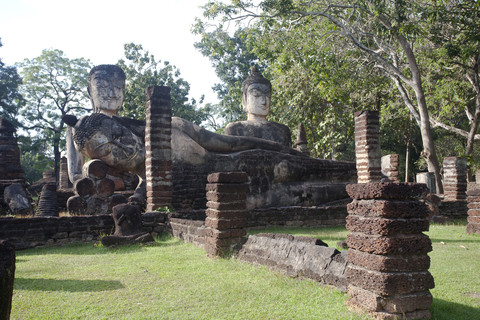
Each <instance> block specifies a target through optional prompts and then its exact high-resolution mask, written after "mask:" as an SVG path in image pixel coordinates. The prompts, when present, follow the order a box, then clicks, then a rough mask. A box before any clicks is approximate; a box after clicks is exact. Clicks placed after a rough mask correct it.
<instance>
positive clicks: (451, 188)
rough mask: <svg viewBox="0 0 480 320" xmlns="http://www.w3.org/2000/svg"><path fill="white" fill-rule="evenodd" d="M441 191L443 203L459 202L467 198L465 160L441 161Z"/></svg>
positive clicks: (446, 159) (455, 158) (448, 158)
mask: <svg viewBox="0 0 480 320" xmlns="http://www.w3.org/2000/svg"><path fill="white" fill-rule="evenodd" d="M443 180H444V181H443V191H444V199H445V201H459V200H465V199H466V198H467V195H466V192H467V160H466V159H465V158H459V157H446V158H445V159H444V160H443Z"/></svg>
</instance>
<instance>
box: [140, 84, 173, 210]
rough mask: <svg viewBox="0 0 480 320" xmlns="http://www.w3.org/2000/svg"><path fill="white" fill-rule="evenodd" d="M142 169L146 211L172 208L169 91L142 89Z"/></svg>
mask: <svg viewBox="0 0 480 320" xmlns="http://www.w3.org/2000/svg"><path fill="white" fill-rule="evenodd" d="M146 95H147V103H146V106H145V115H146V117H145V118H146V119H145V169H146V188H147V211H154V210H155V209H158V208H160V207H163V206H171V205H172V190H173V186H172V147H171V136H172V108H171V107H170V88H169V87H164V86H152V87H148V88H147V89H146Z"/></svg>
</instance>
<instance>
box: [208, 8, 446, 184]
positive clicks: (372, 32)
mask: <svg viewBox="0 0 480 320" xmlns="http://www.w3.org/2000/svg"><path fill="white" fill-rule="evenodd" d="M256 3H258V5H257V4H256ZM425 5H426V3H425V2H422V3H420V2H409V5H407V3H406V2H405V1H402V0H398V1H355V2H351V1H341V0H338V1H323V0H318V1H294V0H282V1H271V0H265V1H260V2H258V1H256V2H255V3H254V1H248V0H247V1H242V0H240V1H239V0H235V1H232V2H231V3H230V4H224V3H222V2H219V1H212V2H209V3H208V4H207V6H206V8H205V12H208V14H210V16H211V17H213V18H215V17H219V16H221V17H223V21H246V20H248V19H250V21H248V23H250V24H255V23H256V24H257V25H261V26H262V27H264V28H265V29H268V27H269V26H271V25H278V26H280V27H281V28H280V29H275V30H273V32H277V33H282V32H284V31H285V30H292V29H295V28H298V27H300V28H301V27H302V25H303V24H304V23H305V22H306V21H311V20H313V21H316V22H317V23H318V29H317V30H316V32H312V37H315V38H317V39H328V37H329V35H332V34H335V35H338V36H339V37H337V38H336V39H342V40H343V41H342V42H341V43H337V44H338V45H343V46H349V47H350V48H351V49H355V50H356V51H357V52H359V53H361V55H360V56H359V57H360V58H361V59H363V60H364V61H365V62H364V63H365V64H367V65H368V66H369V68H372V69H377V70H379V71H381V72H382V73H383V74H384V75H385V76H387V77H389V78H390V79H391V80H392V81H393V83H394V84H395V85H396V87H397V90H398V92H399V94H400V96H401V97H402V99H403V101H404V103H405V105H406V106H407V107H408V109H409V110H410V112H411V113H412V115H413V117H414V119H415V121H416V122H417V124H418V126H419V127H420V131H421V135H422V142H423V156H424V157H425V160H426V162H427V164H428V170H429V171H430V172H433V173H434V174H435V178H436V184H437V190H438V191H439V193H442V192H443V186H442V182H441V176H440V165H439V162H438V158H437V153H436V150H435V145H434V142H433V137H432V130H431V126H430V117H429V112H428V107H427V102H426V98H425V91H424V88H423V80H422V74H421V71H420V66H419V64H418V59H417V56H416V52H415V46H417V45H418V42H416V39H417V37H418V36H419V35H420V33H421V30H424V29H425V27H426V25H425V24H426V19H425V16H424V13H425V11H424V6H425ZM276 22H278V23H276ZM324 25H328V28H326V29H324V28H322V26H324ZM422 28H423V29H422ZM270 34H271V33H270ZM319 37H320V38H319Z"/></svg>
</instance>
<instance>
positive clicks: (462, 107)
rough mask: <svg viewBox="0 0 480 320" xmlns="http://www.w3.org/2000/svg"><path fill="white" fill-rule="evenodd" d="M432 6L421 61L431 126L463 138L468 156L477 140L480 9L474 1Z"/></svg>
mask: <svg viewBox="0 0 480 320" xmlns="http://www.w3.org/2000/svg"><path fill="white" fill-rule="evenodd" d="M434 4H435V5H434V6H433V7H432V8H431V10H430V11H429V16H430V22H431V23H430V24H429V25H430V29H429V30H428V40H429V42H428V43H427V44H428V46H426V48H425V57H424V60H425V64H426V65H427V66H428V69H429V70H428V71H426V73H427V74H428V78H427V79H426V80H427V81H426V87H427V88H426V89H427V90H428V93H429V94H428V96H427V97H428V98H429V99H428V100H429V104H430V105H431V106H434V107H435V108H434V109H433V110H434V111H433V112H432V114H434V115H435V116H434V117H432V118H431V122H432V124H433V125H434V126H438V127H441V128H443V129H446V130H448V131H450V132H453V133H455V134H457V135H460V136H462V137H464V138H465V139H466V147H465V151H464V153H465V154H466V155H467V156H470V155H472V153H473V146H474V140H479V139H480V135H479V134H477V129H478V126H479V123H480V66H479V65H480V8H479V6H478V1H474V0H470V1H437V2H435V1H434ZM465 116H466V117H465Z"/></svg>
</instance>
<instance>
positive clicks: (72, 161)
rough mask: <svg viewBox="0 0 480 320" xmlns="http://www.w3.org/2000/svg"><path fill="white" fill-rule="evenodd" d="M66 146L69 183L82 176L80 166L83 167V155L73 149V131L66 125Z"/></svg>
mask: <svg viewBox="0 0 480 320" xmlns="http://www.w3.org/2000/svg"><path fill="white" fill-rule="evenodd" d="M66 147H67V167H68V178H69V179H70V182H71V183H74V182H75V181H77V180H78V179H81V178H82V177H83V176H82V167H83V161H84V158H83V155H82V154H81V153H80V152H78V151H77V149H75V145H74V144H73V131H72V127H67V132H66Z"/></svg>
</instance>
